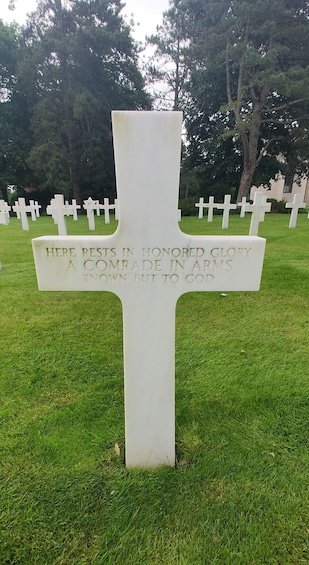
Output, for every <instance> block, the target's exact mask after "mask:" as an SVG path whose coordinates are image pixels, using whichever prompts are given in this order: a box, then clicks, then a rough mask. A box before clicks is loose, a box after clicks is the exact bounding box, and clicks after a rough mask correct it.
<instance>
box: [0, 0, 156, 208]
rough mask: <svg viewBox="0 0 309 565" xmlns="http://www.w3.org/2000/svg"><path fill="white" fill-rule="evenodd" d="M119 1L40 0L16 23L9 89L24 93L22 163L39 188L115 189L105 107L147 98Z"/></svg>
mask: <svg viewBox="0 0 309 565" xmlns="http://www.w3.org/2000/svg"><path fill="white" fill-rule="evenodd" d="M121 8H122V4H121V2H120V0H114V1H110V0H91V1H90V0H42V1H41V2H39V4H38V7H37V10H36V11H35V12H34V13H33V14H32V16H31V18H30V19H29V20H28V22H27V25H26V26H25V27H23V28H21V29H19V30H16V33H17V38H18V49H17V59H18V61H17V64H16V80H15V84H14V86H13V91H14V92H16V93H17V92H19V93H20V95H21V96H22V97H23V99H24V100H25V101H26V105H27V112H28V115H29V120H30V131H31V136H32V144H31V147H30V148H29V152H28V155H27V156H26V159H25V163H26V164H27V167H29V168H30V170H31V171H32V174H33V182H36V183H38V184H39V187H40V188H41V189H43V190H44V189H50V190H53V191H56V190H60V191H62V192H64V193H65V194H66V195H67V196H73V197H74V198H76V199H77V200H78V201H79V202H80V201H81V198H82V197H87V196H89V195H90V194H91V195H96V196H97V197H99V196H102V195H105V196H107V195H111V194H114V192H115V183H114V168H113V155H112V140H111V127H110V112H111V110H113V109H139V108H149V105H150V102H149V97H148V95H147V94H146V92H145V90H144V80H143V77H142V75H141V73H140V71H139V69H138V61H137V47H136V45H135V43H134V41H133V39H132V36H131V32H130V27H129V26H128V25H127V24H126V23H125V22H124V20H123V18H122V16H121V13H120V12H121ZM8 102H11V99H10V100H8ZM5 106H6V103H5V104H4V106H3V108H4V107H5ZM14 182H15V179H12V180H11V183H12V184H13V183H14Z"/></svg>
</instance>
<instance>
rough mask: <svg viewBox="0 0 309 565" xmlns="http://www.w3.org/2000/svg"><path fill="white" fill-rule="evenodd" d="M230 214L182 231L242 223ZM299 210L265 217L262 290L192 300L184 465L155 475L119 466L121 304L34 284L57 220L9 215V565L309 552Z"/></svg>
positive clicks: (216, 230)
mask: <svg viewBox="0 0 309 565" xmlns="http://www.w3.org/2000/svg"><path fill="white" fill-rule="evenodd" d="M221 221H222V218H221V217H220V216H215V217H214V221H213V223H212V224H209V223H207V220H206V218H204V219H203V220H198V218H197V217H191V218H190V217H188V218H186V217H184V218H183V219H182V221H181V223H180V228H181V229H182V230H183V231H184V232H187V233H192V234H206V235H207V234H209V235H211V234H224V235H225V234H231V235H246V234H248V230H249V223H250V216H249V215H247V216H246V217H245V218H244V219H241V218H239V216H236V215H235V216H231V217H230V224H229V229H228V230H224V232H222V230H221ZM288 221H289V216H287V215H274V214H268V215H267V217H266V219H265V221H264V222H263V223H262V224H260V229H259V235H261V236H262V237H266V239H267V244H266V256H265V262H264V268H263V275H262V284H261V290H260V292H257V293H254V292H235V293H232V292H229V293H225V294H226V296H222V293H219V292H214V293H211V292H209V293H204V292H203V293H190V294H186V295H185V296H183V297H181V298H180V300H179V302H178V305H177V316H176V454H177V465H176V468H175V469H172V468H159V469H154V470H137V469H135V470H127V469H126V468H125V466H124V464H123V458H124V413H123V412H124V408H123V359H122V315H121V306H120V301H119V300H118V298H117V297H116V296H114V295H112V294H110V293H101V292H86V293H82V292H76V293H73V292H69V293H67V292H39V291H38V290H37V283H36V278H35V269H34V261H33V256H32V250H31V243H30V241H31V238H33V237H38V236H40V235H53V234H56V233H57V229H56V226H55V225H54V224H53V222H52V219H51V218H49V217H41V218H38V220H37V222H35V223H31V221H30V231H29V232H24V231H22V229H21V225H20V222H18V220H17V219H15V218H11V221H10V224H9V225H8V226H0V259H1V262H2V266H3V270H2V271H1V272H0V289H1V294H0V296H1V309H0V316H1V325H0V351H1V361H0V387H1V388H0V390H1V407H0V413H1V435H0V464H1V483H0V509H1V510H0V514H1V519H0V527H1V531H0V542H1V543H0V563H1V565H5V564H7V565H8V564H12V565H17V564H20V565H34V564H37V565H42V564H47V565H51V564H55V565H56V564H57V565H86V564H87V565H88V564H93V565H117V564H123V563H125V564H130V565H139V564H140V565H170V564H173V563H174V564H177V565H189V564H190V565H191V564H192V565H204V564H205V565H208V564H209V565H210V564H222V565H260V564H265V565H266V564H267V565H270V564H278V565H291V564H297V565H299V564H302V563H304V564H305V563H309V506H308V496H309V492H308V490H309V489H308V486H309V482H308V477H309V473H308V469H309V442H308V438H309V220H308V218H307V214H300V215H299V218H298V223H297V228H295V229H289V228H288V227H287V226H288ZM67 226H68V233H69V234H70V235H75V234H76V235H77V234H88V233H89V232H88V224H87V219H86V217H85V216H83V217H80V218H79V220H78V222H74V221H73V219H72V218H68V219H67ZM115 227H116V223H115V221H114V220H112V222H111V224H110V225H105V224H104V219H103V218H102V217H100V218H97V219H96V231H95V234H96V235H97V234H108V233H112V231H113V230H114V229H115ZM162 229H164V226H163V227H162Z"/></svg>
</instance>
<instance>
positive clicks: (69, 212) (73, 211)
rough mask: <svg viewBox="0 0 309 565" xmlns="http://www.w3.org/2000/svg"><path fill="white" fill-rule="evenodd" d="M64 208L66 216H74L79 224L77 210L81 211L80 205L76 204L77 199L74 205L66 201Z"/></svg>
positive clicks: (73, 202) (74, 200)
mask: <svg viewBox="0 0 309 565" xmlns="http://www.w3.org/2000/svg"><path fill="white" fill-rule="evenodd" d="M64 206H65V209H66V216H73V220H75V222H77V220H78V216H77V210H80V205H79V204H77V203H76V199H75V198H73V199H72V204H70V203H69V202H67V201H66V202H65V205H64Z"/></svg>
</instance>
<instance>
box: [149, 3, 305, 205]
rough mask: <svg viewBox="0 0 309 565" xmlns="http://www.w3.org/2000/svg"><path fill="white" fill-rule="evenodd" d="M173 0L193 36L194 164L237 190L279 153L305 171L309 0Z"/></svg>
mask: <svg viewBox="0 0 309 565" xmlns="http://www.w3.org/2000/svg"><path fill="white" fill-rule="evenodd" d="M171 5H173V6H174V8H175V9H177V13H182V14H183V18H182V22H184V24H185V26H186V31H185V33H184V32H183V35H184V36H185V37H187V38H189V46H187V50H186V62H187V64H188V68H189V71H190V75H189V76H190V80H189V81H187V82H186V84H185V88H186V92H187V97H186V98H185V100H186V103H185V105H184V106H183V110H184V112H185V116H186V126H187V133H188V153H189V157H190V160H191V163H192V165H194V164H195V165H197V166H198V171H199V173H201V171H202V170H203V168H204V171H205V172H206V173H207V174H208V175H209V174H211V171H212V177H213V178H216V179H217V181H218V180H219V179H220V182H221V184H223V183H225V182H227V183H228V182H229V184H230V187H228V186H226V190H229V188H230V191H233V189H234V190H235V192H236V193H238V198H241V197H242V196H247V195H248V194H249V191H250V187H251V185H252V182H253V181H254V179H258V180H261V181H263V182H264V181H265V179H266V178H267V175H268V174H269V173H270V172H271V174H273V173H274V172H277V171H278V169H279V168H282V159H281V161H280V162H279V161H278V159H277V157H278V155H281V157H282V156H284V157H285V158H286V166H290V167H293V168H294V170H295V172H298V173H301V172H303V171H304V170H305V169H306V168H307V166H308V162H307V161H308V159H307V149H308V142H307V137H308V136H307V127H308V109H309V105H308V99H309V95H308V92H309V90H308V86H309V72H308V71H309V25H308V15H309V8H308V2H307V1H305V0H293V1H291V0H172V2H171ZM171 14H172V11H171V10H170V11H168V12H166V14H165V18H171ZM159 32H160V30H159ZM159 35H160V34H159ZM159 35H158V37H159ZM289 161H290V163H289ZM223 162H225V163H226V169H225V168H224V166H223ZM226 171H229V173H228V175H227V174H226ZM222 173H223V174H222ZM268 180H269V177H268ZM210 182H212V180H211V178H210ZM235 183H236V186H235Z"/></svg>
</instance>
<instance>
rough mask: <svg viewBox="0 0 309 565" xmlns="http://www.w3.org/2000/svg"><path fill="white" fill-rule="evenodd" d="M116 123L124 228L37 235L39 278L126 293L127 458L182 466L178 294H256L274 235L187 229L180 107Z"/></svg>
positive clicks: (118, 117)
mask: <svg viewBox="0 0 309 565" xmlns="http://www.w3.org/2000/svg"><path fill="white" fill-rule="evenodd" d="M112 122H113V138H114V152H115V168H116V181H117V192H118V207H119V225H118V228H117V230H116V232H115V233H113V234H112V235H109V236H95V235H92V236H91V235H88V236H67V237H59V236H49V237H40V238H36V239H34V240H33V242H32V243H33V252H34V258H35V264H36V272H37V279H38V284H39V288H40V290H57V291H59V290H67V291H71V290H73V291H74V290H76V291H81V290H84V291H110V292H113V293H115V294H116V295H118V296H119V298H120V299H121V302H122V307H123V334H124V386H125V436H126V437H125V444H126V447H125V459H126V465H127V466H128V467H156V466H160V465H170V466H173V465H174V464H175V406H174V405H175V393H174V387H175V384H174V381H175V309H176V303H177V300H178V298H179V297H180V296H181V295H182V294H184V293H186V292H191V291H219V292H223V291H237V290H243V291H250V290H251V291H257V290H258V289H259V286H260V278H261V272H262V265H263V258H264V250H265V239H262V238H259V237H250V236H194V235H188V234H185V233H183V232H181V231H180V229H179V227H178V191H179V171H180V154H181V134H182V114H181V112H126V111H124V112H113V116H112ZM102 332H103V333H102V338H103V335H104V329H103V328H102ZM98 339H99V338H98ZM97 345H98V344H96V346H97ZM192 355H194V352H192Z"/></svg>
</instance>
